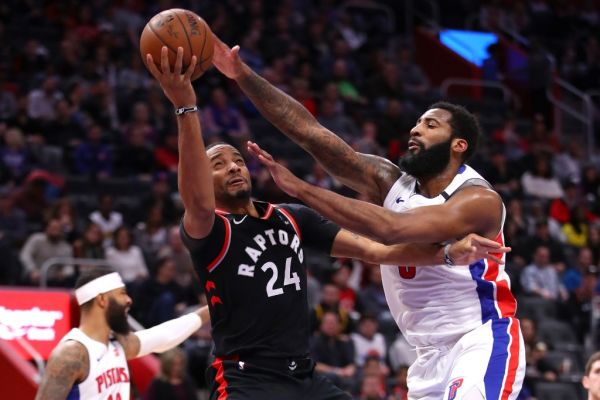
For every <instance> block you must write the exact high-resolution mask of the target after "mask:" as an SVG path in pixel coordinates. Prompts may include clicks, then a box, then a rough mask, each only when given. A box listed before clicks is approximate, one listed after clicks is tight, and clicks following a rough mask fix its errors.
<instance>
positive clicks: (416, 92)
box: [396, 46, 431, 99]
mask: <svg viewBox="0 0 600 400" xmlns="http://www.w3.org/2000/svg"><path fill="white" fill-rule="evenodd" d="M396 65H397V69H398V71H400V81H401V84H402V91H403V93H404V94H405V95H407V96H408V97H409V98H421V99H422V98H424V97H426V96H427V95H428V94H429V92H430V91H431V85H430V83H429V79H427V75H425V72H423V69H422V68H421V66H419V63H417V62H415V60H414V57H413V53H412V51H411V50H410V48H408V47H406V46H403V47H400V50H399V51H398V57H397V61H396Z"/></svg>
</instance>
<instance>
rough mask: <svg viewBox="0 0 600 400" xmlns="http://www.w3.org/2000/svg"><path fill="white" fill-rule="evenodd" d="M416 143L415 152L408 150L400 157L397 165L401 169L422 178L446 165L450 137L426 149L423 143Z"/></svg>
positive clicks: (448, 156) (440, 170) (448, 159)
mask: <svg viewBox="0 0 600 400" xmlns="http://www.w3.org/2000/svg"><path fill="white" fill-rule="evenodd" d="M413 140H414V139H413ZM417 143H418V145H419V151H418V152H417V153H410V152H408V153H406V154H405V155H404V156H403V157H402V158H401V159H400V162H399V163H398V165H399V166H400V168H401V169H402V170H404V171H406V172H407V173H408V174H409V175H412V176H414V177H415V178H417V179H422V178H428V177H431V176H435V175H437V174H439V173H440V172H442V171H443V170H444V168H446V167H447V166H448V163H449V162H450V146H451V144H452V138H450V139H448V140H447V141H445V142H442V143H437V144H434V145H432V146H431V147H429V148H428V149H426V148H425V146H424V145H423V143H421V142H417Z"/></svg>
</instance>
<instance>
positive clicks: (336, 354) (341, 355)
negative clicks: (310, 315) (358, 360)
mask: <svg viewBox="0 0 600 400" xmlns="http://www.w3.org/2000/svg"><path fill="white" fill-rule="evenodd" d="M340 332H341V324H340V317H339V315H338V314H337V313H335V312H330V311H326V312H325V313H324V314H323V319H322V320H321V324H320V328H319V332H318V333H316V334H315V336H314V337H313V338H312V341H311V344H310V353H311V356H312V358H313V359H314V360H315V362H316V364H317V365H316V367H315V371H316V372H319V373H322V374H324V375H325V376H327V377H328V378H329V379H331V381H332V382H333V383H334V384H336V385H337V386H339V387H341V388H347V387H349V386H350V385H351V379H352V378H353V377H354V374H355V372H356V366H355V365H354V346H353V344H352V341H351V340H349V339H348V337H346V336H343V335H341V334H340Z"/></svg>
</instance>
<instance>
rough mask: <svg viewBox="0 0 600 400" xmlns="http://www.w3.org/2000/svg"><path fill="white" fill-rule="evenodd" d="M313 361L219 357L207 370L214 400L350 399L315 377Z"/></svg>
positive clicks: (336, 388) (212, 399)
mask: <svg viewBox="0 0 600 400" xmlns="http://www.w3.org/2000/svg"><path fill="white" fill-rule="evenodd" d="M314 367H315V363H314V361H313V360H312V359H310V358H300V359H288V360H283V359H264V358H243V357H242V358H240V359H239V360H222V359H219V358H217V359H216V360H215V361H214V362H213V363H212V365H211V366H210V367H208V369H207V371H206V377H207V381H208V387H209V388H210V399H211V400H225V399H227V400H246V399H261V400H270V399H273V400H282V399H285V400H300V399H310V400H349V399H351V398H352V397H351V396H350V395H349V394H347V393H345V392H344V391H342V390H341V389H340V388H338V387H337V386H335V385H334V384H333V383H331V381H330V380H328V379H327V378H325V377H323V376H320V375H315V374H314Z"/></svg>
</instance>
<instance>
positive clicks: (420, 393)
mask: <svg viewBox="0 0 600 400" xmlns="http://www.w3.org/2000/svg"><path fill="white" fill-rule="evenodd" d="M524 376H525V347H524V345H523V337H522V335H521V329H520V325H519V321H518V320H517V319H516V318H501V319H495V320H489V321H487V322H486V323H485V324H483V325H481V326H480V327H478V328H477V329H474V330H473V331H471V332H469V333H467V334H465V335H464V336H463V337H462V338H461V339H460V340H459V341H458V342H456V343H455V344H454V345H449V346H436V347H435V348H433V347H432V348H421V349H417V360H416V361H415V362H414V363H413V365H412V366H411V367H410V368H409V370H408V398H409V400H417V399H418V400H440V399H443V400H461V399H463V398H464V396H465V395H466V394H468V393H470V392H471V393H472V391H473V390H474V391H479V392H480V393H481V395H482V397H483V398H485V399H486V400H512V399H516V398H517V396H518V395H519V391H520V390H521V385H522V384H523V377H524Z"/></svg>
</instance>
